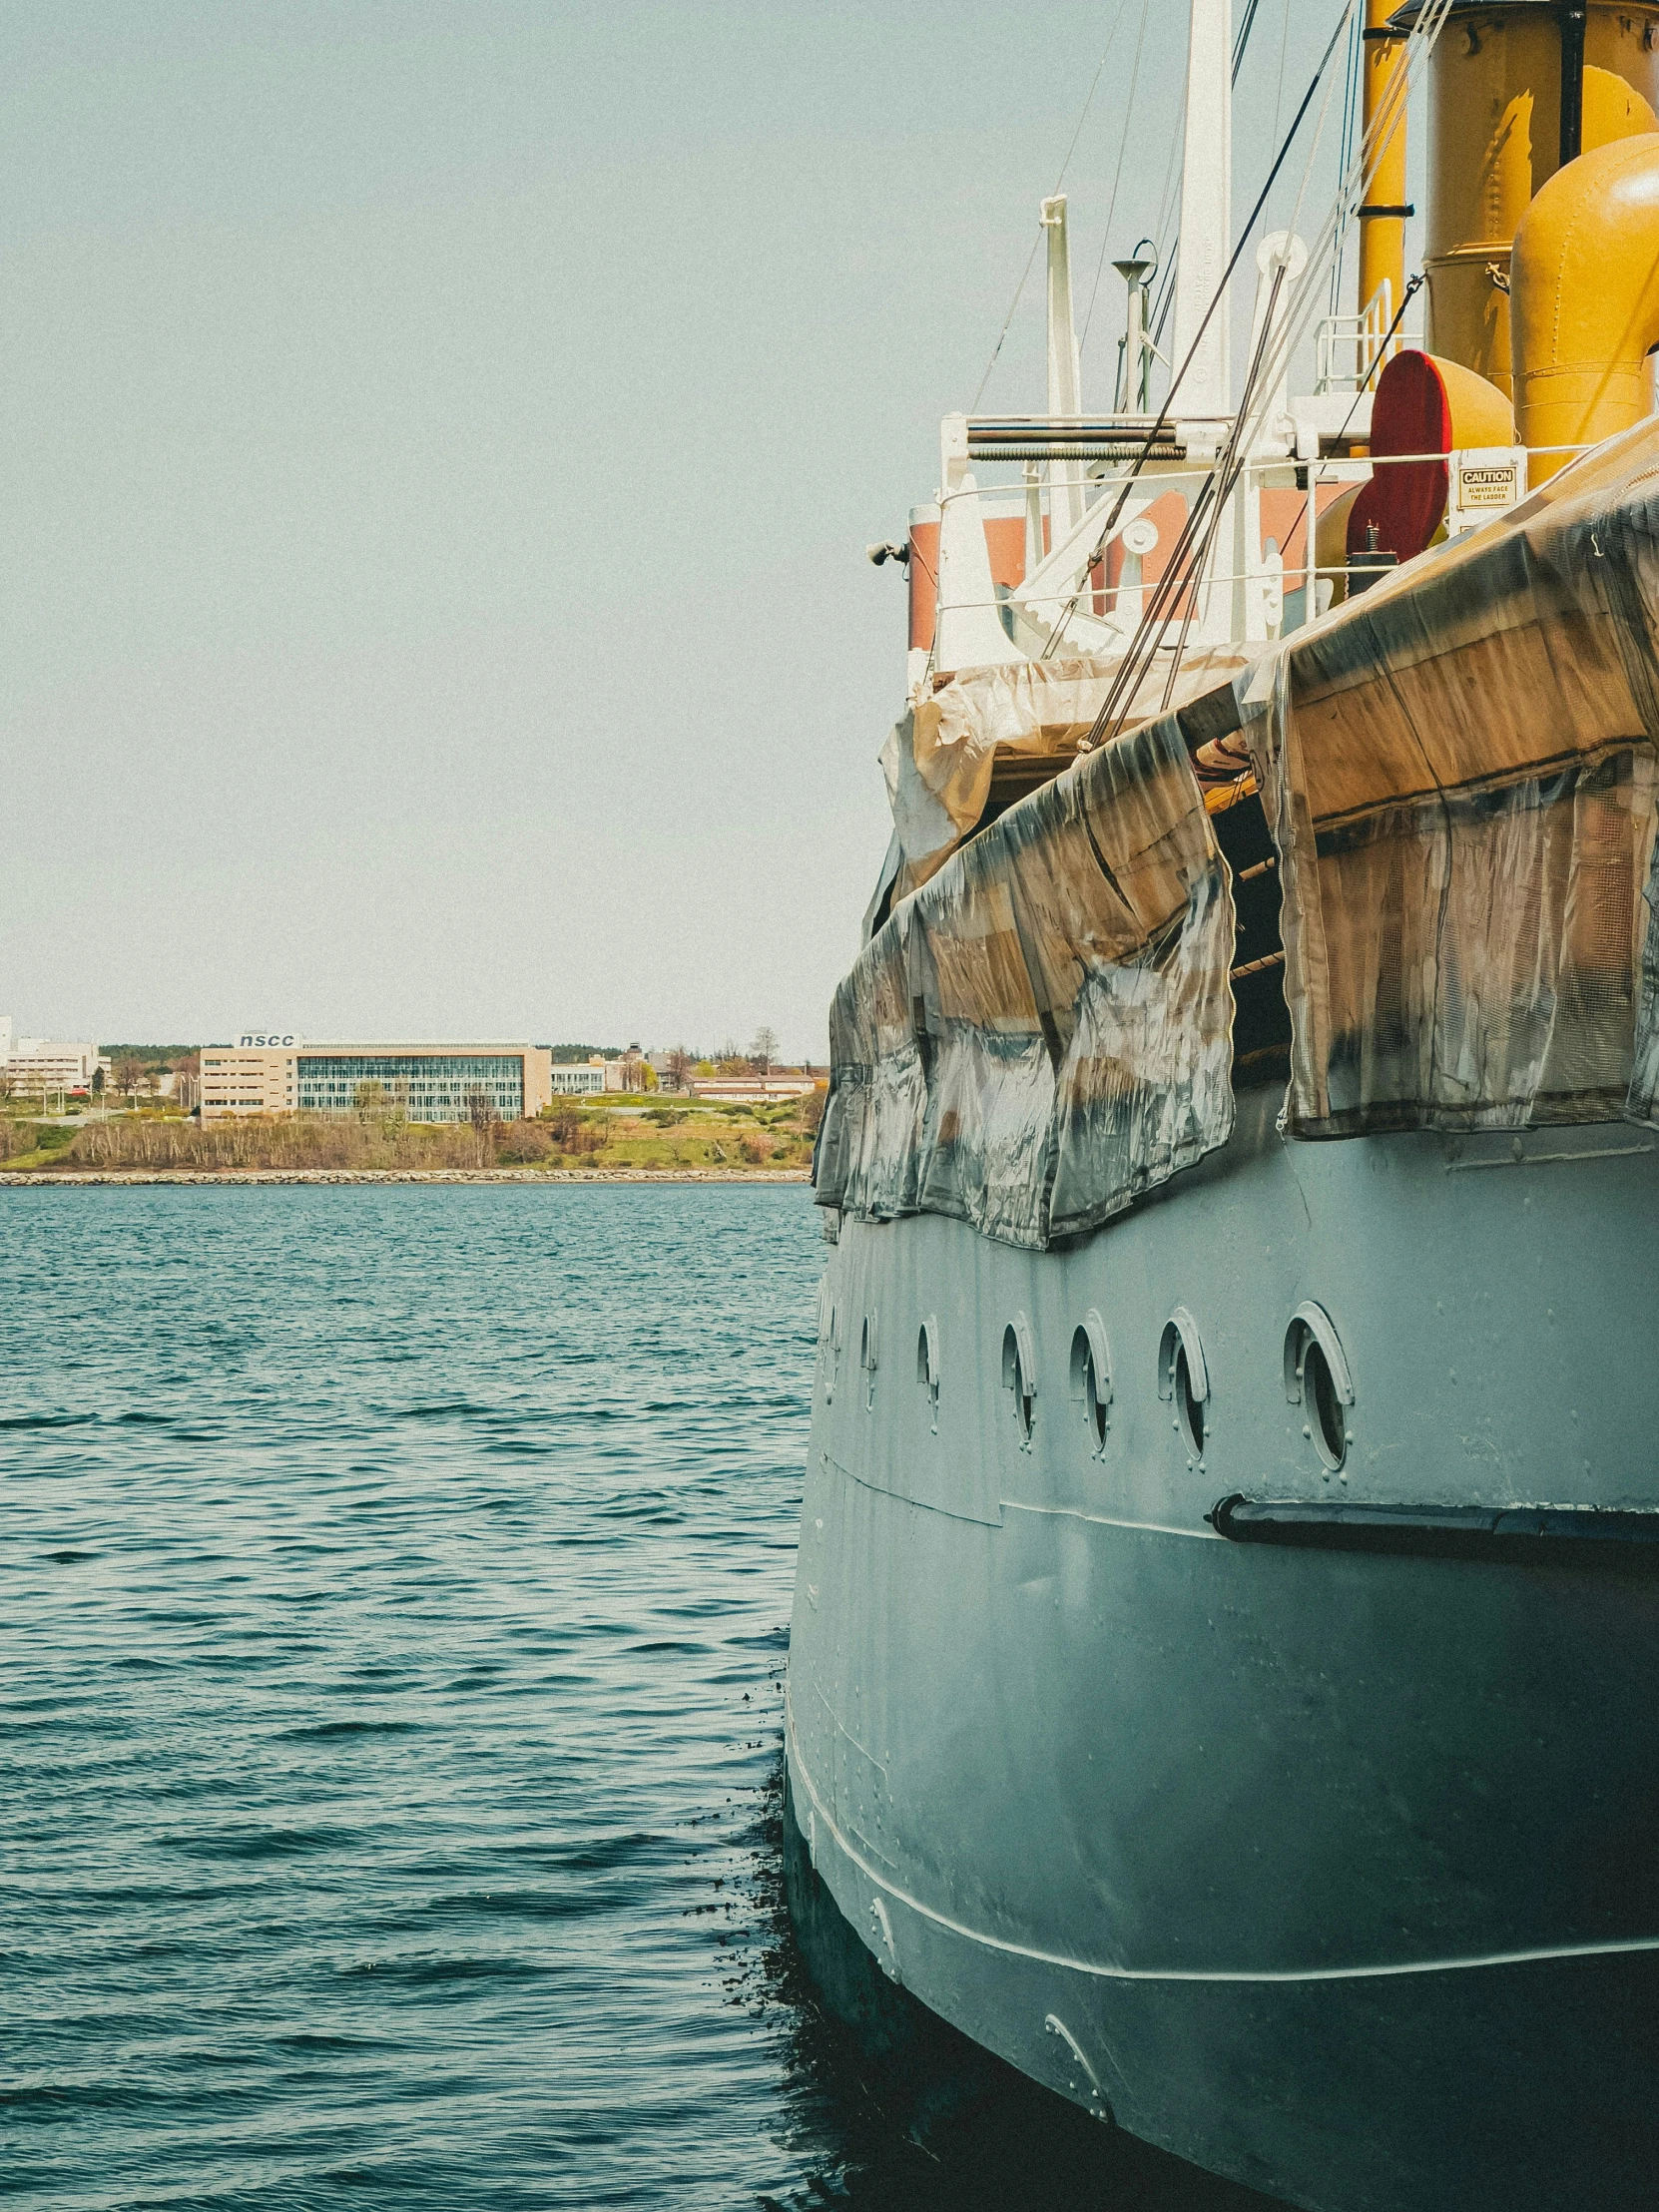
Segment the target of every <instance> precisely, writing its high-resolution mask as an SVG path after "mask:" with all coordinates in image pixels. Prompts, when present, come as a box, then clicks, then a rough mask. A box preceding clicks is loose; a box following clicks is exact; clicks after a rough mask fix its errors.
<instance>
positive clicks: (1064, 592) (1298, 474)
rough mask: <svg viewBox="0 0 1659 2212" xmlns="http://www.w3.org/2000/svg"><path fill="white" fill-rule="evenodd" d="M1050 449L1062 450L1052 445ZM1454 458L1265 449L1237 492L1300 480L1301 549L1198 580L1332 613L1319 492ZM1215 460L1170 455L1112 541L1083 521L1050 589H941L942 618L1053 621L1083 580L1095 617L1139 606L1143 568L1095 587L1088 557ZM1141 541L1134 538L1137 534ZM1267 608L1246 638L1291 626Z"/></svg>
mask: <svg viewBox="0 0 1659 2212" xmlns="http://www.w3.org/2000/svg"><path fill="white" fill-rule="evenodd" d="M1050 450H1051V451H1052V449H1050ZM1508 450H1513V451H1515V452H1516V453H1517V455H1518V453H1519V449H1518V448H1512V449H1508ZM1589 450H1590V448H1589V446H1588V445H1587V444H1583V443H1577V444H1562V445H1544V446H1534V447H1532V448H1530V451H1531V452H1532V453H1534V454H1537V455H1540V456H1543V455H1547V456H1549V457H1551V458H1554V457H1556V456H1560V457H1561V458H1562V459H1563V460H1571V459H1575V458H1576V457H1577V456H1578V455H1579V454H1581V453H1585V452H1588V451H1589ZM997 457H998V458H1001V459H1013V458H1024V456H1023V455H1021V456H1016V455H1013V454H1009V453H1006V452H1003V453H1000V454H999V455H998V456H997ZM1055 457H1058V456H1055ZM1067 457H1070V456H1067ZM1079 457H1081V456H1079ZM1454 458H1455V456H1454V455H1452V454H1448V453H1445V452H1426V451H1425V452H1420V453H1376V454H1373V453H1365V452H1361V453H1355V454H1351V455H1332V456H1328V457H1327V458H1325V459H1321V460H1307V461H1301V460H1297V459H1296V458H1295V457H1294V456H1292V455H1277V456H1265V457H1259V458H1255V459H1252V460H1250V461H1248V462H1246V463H1245V464H1244V465H1243V468H1242V470H1241V474H1240V479H1239V488H1238V490H1237V491H1236V492H1235V494H1234V499H1235V500H1237V499H1238V498H1239V497H1240V496H1241V495H1243V496H1244V497H1245V498H1247V499H1248V497H1249V496H1250V494H1251V493H1252V492H1256V493H1260V492H1261V491H1264V490H1270V489H1271V490H1277V491H1284V490H1288V489H1291V488H1293V487H1294V488H1295V489H1296V490H1297V491H1299V492H1301V493H1302V494H1303V495H1304V496H1303V501H1302V504H1301V508H1300V511H1299V514H1298V519H1297V523H1296V524H1295V525H1293V530H1292V532H1291V533H1288V539H1289V538H1290V537H1293V536H1294V537H1295V538H1297V539H1300V543H1301V551H1300V552H1290V551H1288V550H1287V546H1285V545H1281V546H1277V547H1276V552H1275V554H1271V555H1270V554H1269V553H1267V552H1266V551H1265V550H1264V551H1263V552H1262V553H1261V554H1260V555H1259V556H1257V557H1256V558H1253V559H1250V560H1247V562H1246V565H1245V566H1244V567H1243V568H1239V567H1237V566H1235V565H1234V564H1233V563H1232V562H1231V561H1227V563H1226V565H1222V564H1221V563H1215V564H1213V565H1211V566H1210V567H1208V568H1207V569H1206V570H1205V572H1204V574H1203V576H1202V577H1201V578H1197V579H1195V586H1196V588H1197V589H1199V590H1201V591H1203V592H1204V593H1205V594H1206V595H1209V594H1212V593H1217V592H1226V593H1230V592H1231V590H1232V588H1233V587H1235V586H1245V587H1247V588H1248V587H1255V588H1256V589H1257V591H1259V592H1261V591H1265V592H1267V593H1268V594H1269V595H1270V597H1271V595H1274V594H1276V593H1283V594H1284V595H1285V596H1286V597H1290V598H1293V599H1294V598H1295V596H1296V595H1297V594H1298V593H1301V594H1303V605H1302V606H1301V608H1300V609H1283V608H1282V610H1281V611H1282V613H1294V614H1295V620H1294V621H1293V622H1292V623H1291V625H1290V627H1299V626H1300V624H1301V623H1302V622H1304V621H1309V620H1312V619H1313V616H1314V613H1315V612H1316V611H1323V610H1322V609H1321V610H1316V609H1315V608H1314V607H1311V606H1309V605H1308V604H1307V600H1306V588H1307V580H1308V578H1309V576H1310V574H1311V575H1312V577H1313V579H1314V581H1315V584H1316V586H1317V585H1318V584H1319V583H1320V582H1323V581H1324V580H1325V579H1327V578H1329V579H1331V580H1332V581H1333V582H1335V580H1336V579H1337V578H1339V577H1344V576H1346V575H1347V574H1348V566H1347V563H1346V562H1338V563H1334V564H1331V565H1326V564H1323V563H1321V562H1319V561H1318V560H1317V559H1316V560H1315V561H1314V562H1313V563H1312V564H1310V562H1309V560H1308V558H1307V555H1308V553H1309V552H1310V551H1317V547H1315V546H1314V545H1313V543H1312V541H1313V540H1314V539H1315V537H1316V536H1317V525H1318V520H1319V500H1318V495H1319V492H1320V491H1321V490H1324V489H1327V488H1329V489H1333V490H1335V489H1343V490H1346V489H1350V488H1352V487H1353V486H1354V485H1356V484H1361V483H1364V482H1365V481H1366V480H1367V479H1368V478H1369V477H1370V476H1371V475H1372V474H1373V473H1374V472H1375V471H1377V470H1379V469H1383V468H1408V467H1413V466H1417V465H1420V464H1421V463H1423V462H1425V461H1436V462H1440V463H1442V464H1446V463H1449V462H1451V461H1452V460H1453V459H1454ZM1210 466H1211V464H1209V463H1208V462H1202V461H1200V462H1195V463H1193V464H1192V465H1190V466H1186V467H1182V466H1179V465H1172V464H1167V463H1166V464H1165V465H1163V466H1161V467H1160V468H1159V469H1158V470H1157V472H1156V473H1155V474H1153V475H1150V476H1148V477H1147V478H1146V479H1145V480H1144V486H1143V489H1142V491H1141V493H1140V495H1139V496H1138V497H1137V498H1136V499H1135V500H1134V501H1133V502H1131V503H1130V504H1128V505H1126V507H1125V509H1124V512H1123V515H1122V516H1121V517H1120V519H1119V521H1118V524H1117V527H1116V528H1115V529H1114V530H1113V531H1112V532H1110V534H1109V536H1107V537H1106V538H1105V539H1104V540H1101V539H1095V540H1090V539H1089V533H1088V531H1087V529H1086V528H1083V529H1081V530H1080V532H1079V542H1080V544H1082V545H1083V551H1082V552H1080V553H1079V555H1078V557H1077V559H1076V561H1075V564H1074V567H1075V573H1074V574H1069V575H1062V574H1056V573H1052V572H1051V573H1050V575H1049V576H1048V577H1047V578H1045V579H1044V581H1043V586H1042V588H1041V590H1040V591H1038V592H1034V593H1028V592H1026V591H1025V590H1024V589H1023V588H1022V586H1021V585H1018V584H1016V585H1013V586H1005V587H1003V588H1002V590H1001V591H1000V592H999V593H998V595H997V596H996V597H994V598H991V599H984V598H982V597H980V596H977V595H971V596H963V597H958V596H952V597H951V598H950V599H948V600H945V599H944V598H942V596H941V597H940V598H939V599H938V600H937V601H936V606H935V616H936V619H937V618H938V617H942V616H943V615H944V614H945V613H946V612H952V613H962V614H965V613H977V612H981V611H984V612H990V613H994V614H996V615H997V616H998V617H999V618H1001V619H1002V620H1003V621H1004V622H1006V620H1007V612H1008V610H1009V609H1010V606H1011V604H1013V603H1017V606H1018V608H1019V609H1020V610H1021V611H1023V612H1026V613H1028V614H1029V615H1031V616H1032V617H1035V618H1036V619H1037V620H1038V621H1039V622H1043V621H1046V620H1048V619H1051V614H1052V611H1054V610H1057V609H1058V608H1059V607H1060V606H1061V605H1063V604H1064V603H1065V602H1066V601H1067V600H1068V599H1069V598H1071V597H1072V595H1073V593H1074V591H1075V589H1076V587H1077V586H1079V585H1080V586H1081V587H1082V589H1081V597H1080V598H1079V599H1078V600H1077V608H1078V612H1080V613H1083V614H1086V615H1087V614H1093V613H1094V611H1095V607H1096V602H1097V601H1098V600H1102V599H1103V600H1104V601H1105V602H1106V604H1107V609H1108V612H1107V615H1106V617H1105V619H1107V620H1108V621H1110V620H1111V612H1110V610H1111V608H1112V607H1113V606H1114V605H1116V606H1119V607H1133V606H1135V605H1136V604H1137V603H1138V601H1139V595H1140V590H1141V588H1142V586H1141V578H1140V574H1139V573H1137V574H1136V575H1135V577H1134V579H1133V580H1132V581H1131V580H1128V579H1125V580H1122V581H1118V582H1114V583H1110V584H1106V583H1102V584H1101V585H1098V586H1094V585H1090V584H1089V583H1088V581H1087V577H1088V571H1089V569H1090V567H1091V566H1093V565H1094V564H1093V562H1092V561H1091V560H1090V559H1089V558H1088V555H1089V553H1091V552H1094V551H1095V550H1096V548H1097V547H1098V548H1099V552H1100V554H1103V553H1104V551H1105V547H1106V545H1108V544H1110V543H1112V542H1114V541H1115V540H1117V539H1120V538H1123V537H1124V536H1125V535H1126V533H1129V532H1130V531H1131V530H1132V528H1133V525H1134V524H1135V523H1136V522H1137V521H1138V520H1139V519H1140V518H1141V517H1143V516H1144V515H1145V513H1146V510H1147V508H1148V507H1149V506H1150V505H1151V504H1152V503H1153V502H1154V500H1156V499H1157V498H1159V497H1161V496H1163V495H1164V494H1165V493H1167V492H1171V491H1179V490H1180V489H1181V488H1182V487H1183V486H1184V485H1186V484H1192V485H1194V486H1197V485H1198V484H1201V483H1202V482H1203V481H1204V479H1205V478H1206V476H1207V475H1208V474H1209V472H1210ZM1119 484H1121V478H1118V477H1113V476H1096V477H1092V478H1091V479H1090V480H1089V488H1090V489H1091V490H1092V491H1094V492H1096V493H1097V494H1098V495H1099V496H1098V497H1097V498H1096V499H1095V500H1094V501H1093V503H1092V504H1091V505H1090V506H1089V507H1088V508H1087V510H1086V512H1085V517H1084V521H1085V523H1086V522H1087V521H1088V519H1089V518H1091V517H1099V518H1101V519H1104V518H1103V517H1102V516H1101V508H1102V506H1103V504H1104V500H1105V497H1106V495H1107V494H1109V493H1111V492H1113V491H1114V489H1115V488H1116V487H1117V486H1118V485H1119ZM1021 489H1022V487H1021V486H1020V485H1019V484H1018V483H1012V484H993V485H982V486H979V487H977V488H975V487H973V486H963V487H962V488H961V489H960V490H957V491H951V492H946V493H943V494H942V495H941V496H940V499H939V501H938V504H939V505H940V506H941V507H943V506H947V505H949V504H950V503H951V502H952V501H954V500H957V499H969V500H977V501H978V502H979V503H980V504H981V505H983V504H985V503H986V502H987V501H989V500H994V499H995V498H997V497H998V496H999V495H1001V496H1004V497H1008V496H1012V495H1014V494H1016V493H1018V492H1020V491H1021ZM1525 496H1526V491H1525V486H1524V484H1523V485H1522V486H1521V487H1520V489H1519V490H1518V492H1517V496H1516V498H1515V499H1514V500H1513V501H1510V502H1507V503H1506V504H1500V505H1494V506H1493V507H1491V508H1490V509H1489V510H1488V511H1487V512H1486V513H1484V514H1481V515H1479V516H1477V517H1473V518H1469V517H1467V516H1465V519H1464V521H1463V525H1462V526H1463V527H1464V528H1472V527H1474V526H1475V523H1476V521H1484V520H1494V521H1495V520H1497V519H1499V518H1500V517H1501V516H1502V515H1503V514H1504V513H1507V512H1509V511H1511V509H1512V507H1513V506H1515V505H1518V504H1519V502H1520V500H1521V499H1524V498H1525ZM1085 541H1086V542H1085ZM1235 542H1236V541H1235ZM1131 544H1133V539H1131ZM1148 550H1150V548H1149V549H1148ZM1383 550H1391V548H1383ZM1224 558H1225V556H1224ZM1139 567H1140V563H1139V559H1137V562H1136V569H1137V572H1138V571H1139ZM1288 578H1294V579H1296V581H1295V582H1294V583H1287V579H1288ZM1263 616H1264V617H1265V621H1264V625H1263V627H1264V631H1265V634H1264V636H1263V637H1262V638H1260V639H1254V640H1253V639H1252V638H1251V636H1250V635H1249V633H1248V631H1247V633H1246V634H1245V636H1244V639H1243V642H1267V640H1268V639H1269V638H1271V637H1273V636H1277V635H1281V634H1283V632H1282V631H1281V628H1280V626H1279V622H1278V620H1276V619H1275V618H1274V616H1273V615H1272V614H1271V613H1269V612H1268V609H1267V608H1266V607H1265V606H1264V608H1263ZM1097 619H1098V618H1097ZM1250 627H1251V628H1252V629H1254V628H1255V625H1254V624H1253V625H1251V626H1250ZM1075 650H1077V651H1080V652H1087V651H1089V650H1090V647H1089V645H1088V644H1086V643H1085V642H1084V640H1083V638H1082V637H1080V638H1079V640H1078V643H1077V646H1076V648H1075Z"/></svg>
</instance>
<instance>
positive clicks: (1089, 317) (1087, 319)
mask: <svg viewBox="0 0 1659 2212" xmlns="http://www.w3.org/2000/svg"><path fill="white" fill-rule="evenodd" d="M1150 6H1151V0H1141V22H1140V28H1139V30H1138V31H1137V32H1136V33H1135V62H1134V67H1133V68H1132V69H1131V70H1130V72H1129V98H1128V99H1127V100H1126V101H1125V102H1124V108H1123V135H1122V137H1121V138H1120V139H1119V140H1118V166H1117V168H1116V169H1115V170H1114V171H1113V172H1112V197H1111V199H1110V200H1109V201H1108V202H1107V203H1106V225H1105V228H1104V230H1103V231H1102V232H1101V235H1100V259H1099V260H1098V261H1097V262H1096V263H1095V265H1094V282H1093V283H1092V284H1091V285H1090V287H1089V306H1088V312H1087V313H1086V314H1085V315H1084V317H1083V335H1082V336H1081V337H1080V338H1079V339H1078V341H1077V350H1078V352H1079V353H1081V352H1082V350H1083V348H1084V346H1085V345H1087V343H1088V342H1089V324H1090V323H1091V322H1092V321H1093V320H1094V302H1095V294H1096V292H1098V291H1099V289H1100V273H1101V271H1102V270H1103V269H1104V268H1105V267H1106V248H1107V246H1108V244H1109V243H1110V241H1111V236H1112V218H1113V216H1114V215H1115V214H1116V213H1117V205H1118V186H1119V185H1120V184H1121V183H1122V181H1123V157H1124V155H1125V153H1126V152H1127V151H1128V148H1129V128H1130V125H1131V124H1132V123H1133V122H1134V120H1135V87H1136V85H1137V84H1138V83H1139V82H1140V75H1141V42H1142V41H1143V40H1144V39H1145V37H1146V18H1147V13H1148V10H1149V8H1150ZM1120 12H1121V11H1120Z"/></svg>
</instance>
